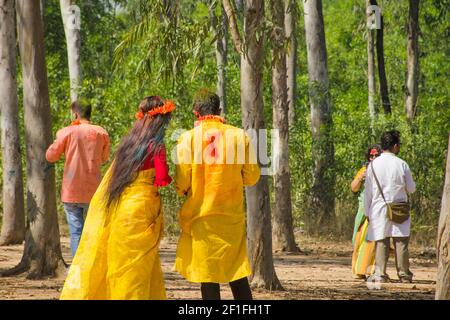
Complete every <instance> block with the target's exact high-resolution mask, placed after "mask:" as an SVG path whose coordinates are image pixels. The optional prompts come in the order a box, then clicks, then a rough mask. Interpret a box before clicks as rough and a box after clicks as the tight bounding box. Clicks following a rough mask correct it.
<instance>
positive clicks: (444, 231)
mask: <svg viewBox="0 0 450 320" xmlns="http://www.w3.org/2000/svg"><path fill="white" fill-rule="evenodd" d="M449 251H450V136H449V142H448V148H447V169H446V172H445V183H444V191H443V193H442V205H441V215H440V218H439V227H438V235H437V245H436V252H437V258H438V272H437V281H436V300H450V255H449Z"/></svg>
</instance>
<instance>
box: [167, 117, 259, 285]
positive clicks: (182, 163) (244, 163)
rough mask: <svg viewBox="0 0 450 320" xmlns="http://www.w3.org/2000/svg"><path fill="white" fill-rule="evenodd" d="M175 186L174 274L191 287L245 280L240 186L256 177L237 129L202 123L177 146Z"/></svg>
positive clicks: (249, 150) (256, 168) (246, 140)
mask: <svg viewBox="0 0 450 320" xmlns="http://www.w3.org/2000/svg"><path fill="white" fill-rule="evenodd" d="M177 161H178V164H177V167H176V176H175V183H176V189H177V193H178V194H179V195H181V196H186V199H185V202H184V204H183V206H182V208H181V210H180V212H179V221H180V224H181V236H180V239H179V242H178V248H177V255H176V260H175V269H176V270H177V271H178V272H179V273H180V274H181V275H182V276H184V277H185V278H186V279H187V280H189V281H192V282H215V283H227V282H231V281H234V280H237V279H241V278H243V277H246V276H248V275H250V274H251V269H250V264H249V261H248V257H247V246H246V224H245V211H244V191H243V188H244V186H251V185H253V184H255V183H256V182H257V181H258V179H259V176H260V170H259V166H258V164H257V163H256V156H255V153H254V150H253V148H252V144H251V143H250V139H249V137H248V136H247V135H245V132H244V131H243V130H242V129H238V128H236V127H233V126H230V125H226V124H222V123H221V122H219V121H217V120H214V119H212V120H204V121H202V122H201V123H200V124H199V125H198V126H197V127H196V128H195V129H192V130H190V131H189V132H186V133H185V134H183V135H182V136H181V138H180V140H179V143H178V146H177Z"/></svg>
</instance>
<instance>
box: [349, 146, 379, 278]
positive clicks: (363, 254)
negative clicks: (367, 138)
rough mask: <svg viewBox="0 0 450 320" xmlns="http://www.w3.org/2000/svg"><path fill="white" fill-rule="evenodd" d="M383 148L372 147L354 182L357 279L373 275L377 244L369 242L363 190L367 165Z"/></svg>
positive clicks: (353, 257) (353, 267) (354, 238)
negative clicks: (356, 197) (356, 205)
mask: <svg viewBox="0 0 450 320" xmlns="http://www.w3.org/2000/svg"><path fill="white" fill-rule="evenodd" d="M380 154H381V147H380V146H379V145H377V144H375V145H372V146H371V147H370V148H369V149H368V150H367V154H366V159H367V162H366V163H365V164H364V165H363V166H362V168H361V169H360V170H359V171H358V173H357V174H356V176H355V178H354V179H353V181H352V184H351V189H352V192H354V193H358V192H359V197H358V201H359V206H358V213H357V214H356V217H355V225H354V229H353V238H352V242H353V255H352V273H353V276H354V277H355V278H359V279H365V278H366V276H368V275H370V274H372V272H373V268H374V263H375V242H373V241H367V240H366V235H367V227H368V226H369V221H368V220H367V218H366V216H365V215H364V192H362V190H361V186H362V183H363V182H364V180H365V177H366V169H367V165H368V164H369V163H370V161H372V160H373V159H375V158H376V157H378V156H380Z"/></svg>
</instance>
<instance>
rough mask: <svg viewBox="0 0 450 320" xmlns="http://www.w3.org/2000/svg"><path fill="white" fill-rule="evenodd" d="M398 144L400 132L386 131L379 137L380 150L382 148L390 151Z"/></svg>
mask: <svg viewBox="0 0 450 320" xmlns="http://www.w3.org/2000/svg"><path fill="white" fill-rule="evenodd" d="M399 143H400V132H399V131H397V130H391V131H386V132H384V133H383V134H382V135H381V148H383V150H390V149H391V148H392V147H393V146H395V145H396V144H399Z"/></svg>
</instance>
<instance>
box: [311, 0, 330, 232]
mask: <svg viewBox="0 0 450 320" xmlns="http://www.w3.org/2000/svg"><path fill="white" fill-rule="evenodd" d="M304 15H305V35H306V48H307V56H308V74H309V100H310V104H311V130H312V140H313V144H312V160H313V166H314V168H313V187H312V199H311V200H312V201H311V204H312V207H311V212H310V216H309V217H308V218H309V223H308V225H309V231H310V232H311V233H317V232H318V230H319V228H317V227H318V226H320V230H321V232H322V233H323V230H324V229H323V228H324V226H331V222H332V220H333V218H334V182H335V176H334V145H333V140H332V136H331V130H332V116H331V105H330V94H329V88H328V86H329V85H328V67H327V50H326V43H325V30H324V23H323V15H322V1H321V0H305V1H304Z"/></svg>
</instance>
